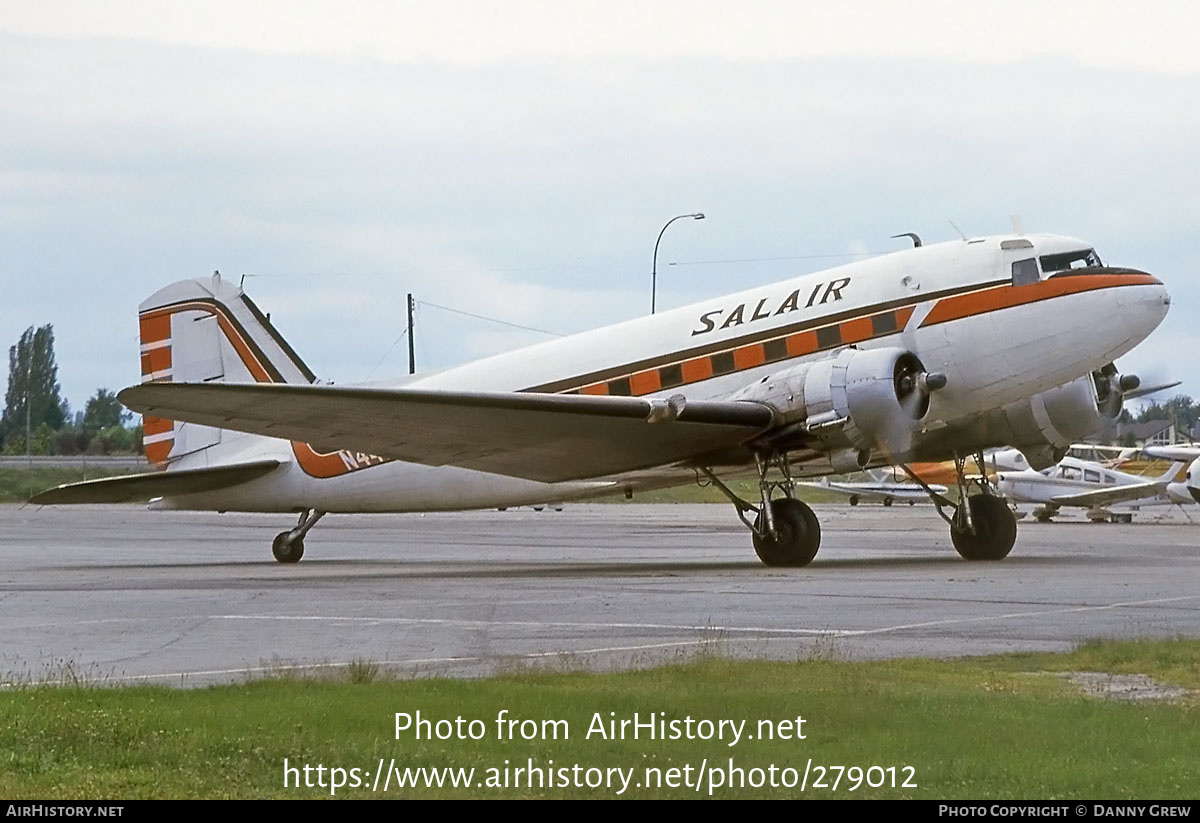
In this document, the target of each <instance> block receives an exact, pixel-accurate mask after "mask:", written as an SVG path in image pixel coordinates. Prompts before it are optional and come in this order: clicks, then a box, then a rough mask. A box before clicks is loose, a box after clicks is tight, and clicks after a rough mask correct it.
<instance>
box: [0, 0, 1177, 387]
mask: <svg viewBox="0 0 1200 823" xmlns="http://www.w3.org/2000/svg"><path fill="white" fill-rule="evenodd" d="M831 5H835V4H829V3H827V2H826V3H820V4H818V3H803V2H744V0H743V2H737V3H733V2H728V3H726V2H705V1H704V0H689V2H652V0H651V1H650V2H648V1H647V0H641V1H640V2H622V1H621V0H604V2H569V1H567V2H564V0H552V1H547V2H533V1H532V0H523V1H518V0H508V2H439V3H436V4H434V3H429V2H421V3H402V2H367V1H366V0H360V1H359V2H346V0H340V1H339V2H337V3H332V2H328V3H327V2H262V1H261V0H259V1H258V2H254V3H245V2H236V3H235V2H214V0H207V2H204V3H200V2H191V3H172V2H163V0H153V1H152V2H149V1H148V2H119V1H117V2H106V3H95V2H39V3H36V4H34V3H30V2H12V1H11V0H0V278H2V286H3V290H2V292H0V343H3V345H4V346H6V347H7V346H9V345H11V344H12V343H14V342H15V341H16V340H17V338H18V337H19V335H20V333H21V331H22V330H23V329H25V328H26V327H27V326H29V325H41V324H44V323H53V324H54V328H55V333H56V336H57V355H58V364H59V378H60V381H61V383H62V388H63V393H64V395H65V396H66V397H67V398H68V399H69V400H70V402H71V404H72V406H73V407H74V408H76V409H81V408H82V407H83V405H84V403H85V402H86V400H87V398H88V397H89V396H90V395H91V394H92V393H93V392H94V391H95V389H96V388H97V387H100V386H104V387H107V388H110V389H119V388H121V387H124V386H126V385H130V384H132V383H135V382H137V380H138V379H139V374H138V358H137V323H136V307H137V304H138V303H139V302H140V301H141V300H142V299H143V298H144V297H145V296H146V295H148V294H149V293H150V292H152V291H154V290H155V289H157V288H158V287H160V286H162V285H165V284H166V283H169V282H171V281H174V280H177V279H181V278H184V277H199V276H203V275H206V274H208V273H211V271H212V270H213V269H220V270H221V271H222V273H223V274H225V275H226V276H227V277H230V278H233V279H237V278H240V277H241V276H242V275H251V277H249V278H247V280H246V290H247V292H248V293H249V294H250V295H251V297H253V298H254V299H255V301H256V302H258V303H259V305H260V306H261V307H262V308H263V309H264V310H265V311H269V312H271V314H272V318H273V320H274V321H275V322H276V324H277V325H278V326H279V328H280V329H281V330H282V331H283V332H284V334H285V335H286V336H287V337H288V339H289V341H290V342H291V343H292V344H293V345H294V347H295V348H296V349H297V350H298V351H299V352H300V354H301V355H302V356H304V357H305V359H306V360H307V361H308V362H309V364H310V365H311V366H312V367H313V369H314V370H315V371H316V372H317V373H318V374H319V375H320V376H322V377H326V378H329V379H333V380H336V381H338V382H343V383H344V382H351V381H357V380H365V379H368V378H371V379H378V378H381V377H386V376H388V375H391V374H399V373H402V372H404V371H405V370H406V367H407V364H406V357H405V354H404V345H405V344H404V342H403V341H400V342H399V343H398V344H397V345H395V348H394V349H393V350H392V351H391V352H390V354H389V353H388V351H389V349H390V348H391V347H392V346H393V344H396V341H397V339H398V337H399V335H400V334H401V332H402V331H403V327H404V295H405V293H406V292H410V291H411V292H413V293H414V294H415V295H416V297H417V299H418V300H419V301H423V304H422V305H421V307H420V310H419V317H418V335H417V340H418V348H417V357H418V364H419V366H421V367H425V368H434V367H441V366H446V365H451V364H454V363H457V362H462V361H464V360H468V359H471V358H474V357H478V356H481V355H485V354H489V353H492V352H494V351H497V350H500V349H506V348H511V347H515V346H517V345H522V344H525V343H530V342H536V341H539V340H542V339H545V338H544V336H542V335H539V334H536V333H534V332H525V331H520V330H516V329H511V328H507V327H504V326H499V325H495V324H489V323H485V322H482V321H478V320H473V319H470V318H466V317H462V316H460V315H454V314H449V313H447V312H445V311H443V310H441V309H438V308H435V307H434V305H433V304H440V305H444V306H451V307H455V308H458V309H461V310H464V311H467V312H473V313H477V314H483V315H488V316H491V317H497V318H502V319H505V320H508V321H511V322H514V323H518V324H523V325H528V326H534V327H537V328H541V329H546V330H551V331H557V332H573V331H581V330H584V329H587V328H592V327H595V326H598V325H602V324H605V323H609V322H614V321H618V320H623V319H626V318H629V317H633V316H636V315H638V314H643V313H645V312H646V311H648V308H649V300H650V294H649V287H650V264H651V253H652V251H653V247H654V240H655V237H656V236H657V234H658V231H659V229H660V228H661V227H662V225H663V223H665V222H666V220H668V219H669V218H671V217H672V216H674V215H676V214H681V213H685V212H693V211H703V212H705V213H706V214H707V215H708V219H706V220H704V221H702V222H693V221H680V222H679V223H676V224H675V225H674V226H672V227H671V229H670V231H669V232H668V233H667V235H666V236H665V237H664V239H663V245H662V247H661V249H660V252H659V283H660V290H659V295H658V299H659V305H660V306H666V307H669V306H674V305H680V304H683V303H686V302H691V301H693V300H698V299H701V298H705V297H710V296H714V295H719V294H722V293H725V292H730V291H734V290H737V289H741V288H746V287H749V286H753V285H755V284H757V283H765V282H770V281H772V280H777V279H781V278H784V277H790V276H795V275H797V274H801V273H804V272H807V271H814V270H817V269H820V268H826V267H828V266H831V265H836V264H838V263H841V262H847V261H849V260H851V259H856V258H853V257H848V256H846V255H852V254H862V253H870V252H883V251H888V250H892V249H896V248H900V247H902V246H903V243H900V241H896V240H890V239H889V235H892V234H895V233H897V232H901V231H916V232H918V233H920V234H921V235H922V236H923V237H924V238H925V239H926V241H927V242H932V241H937V240H948V239H951V238H953V237H956V236H957V235H956V234H955V232H954V230H953V229H952V228H951V227H950V225H949V222H948V221H949V220H953V221H954V222H955V223H956V224H957V225H958V226H960V227H961V228H962V229H963V231H965V232H967V233H968V234H972V235H982V234H993V233H1001V232H1005V231H1008V230H1009V226H1010V221H1009V215H1012V214H1019V215H1020V216H1021V217H1022V219H1023V221H1024V224H1025V226H1026V227H1027V228H1028V229H1029V230H1030V231H1033V232H1050V233H1059V234H1069V235H1074V236H1078V237H1082V238H1084V239H1086V240H1088V241H1089V242H1091V243H1093V244H1094V245H1095V246H1096V248H1097V250H1098V251H1099V252H1100V254H1101V256H1102V257H1103V258H1104V259H1105V261H1106V262H1110V263H1115V264H1123V265H1129V266H1133V267H1136V268H1141V269H1144V270H1147V271H1150V272H1152V273H1154V274H1156V275H1158V276H1159V277H1161V278H1162V279H1163V280H1164V281H1165V282H1166V283H1167V284H1168V286H1169V288H1170V290H1171V293H1172V296H1173V297H1174V306H1173V308H1172V310H1171V313H1170V315H1169V316H1168V318H1167V320H1166V322H1165V323H1164V324H1163V326H1162V327H1161V328H1160V329H1159V330H1158V331H1157V332H1156V333H1155V334H1154V336H1152V337H1151V338H1150V339H1149V340H1147V341H1146V342H1145V343H1144V344H1143V345H1142V346H1141V347H1139V349H1138V350H1137V351H1135V352H1134V353H1132V354H1131V355H1129V356H1127V357H1126V358H1125V359H1124V360H1123V361H1121V363H1120V365H1121V366H1122V368H1123V369H1125V370H1128V371H1139V372H1140V373H1142V374H1143V376H1147V377H1151V378H1165V377H1174V378H1175V379H1182V380H1184V381H1185V383H1184V386H1182V387H1181V389H1180V390H1181V391H1185V392H1187V393H1190V394H1192V395H1193V396H1198V395H1200V361H1198V360H1197V358H1196V356H1195V354H1196V352H1197V351H1200V331H1198V330H1197V322H1196V321H1197V312H1196V306H1197V304H1198V300H1200V286H1198V285H1197V284H1198V282H1200V281H1198V280H1197V277H1196V273H1195V267H1196V261H1197V252H1198V251H1200V242H1198V241H1197V233H1196V223H1197V218H1198V217H1200V156H1198V155H1200V105H1197V101H1200V49H1197V48H1196V37H1197V32H1200V11H1198V10H1197V9H1200V4H1196V3H1190V2H1178V3H1154V2H1144V3H1139V4H1117V3H1111V4H1102V3H1096V2H1080V3H1071V2H1055V3H1044V2H1013V1H1012V0H1009V1H1008V2H1005V3H1003V4H995V3H989V4H975V3H963V2H925V3H921V2H909V3H904V4H899V3H891V2H878V3H871V2H858V3H854V2H847V3H840V4H836V5H835V7H833V8H830V7H829V6H831ZM839 255H840V256H839ZM1102 322H1104V318H1097V323H1102ZM1071 344H1072V343H1071V341H1064V345H1071ZM385 355H386V356H385Z"/></svg>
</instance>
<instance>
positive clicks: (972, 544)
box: [900, 452, 1017, 560]
mask: <svg viewBox="0 0 1200 823" xmlns="http://www.w3.org/2000/svg"><path fill="white" fill-rule="evenodd" d="M974 459H975V464H976V466H977V468H978V469H979V475H978V476H977V477H972V478H970V479H968V478H967V476H966V463H967V460H966V458H964V457H959V456H958V455H955V456H954V473H955V477H956V479H957V481H958V502H957V503H954V502H951V501H950V500H949V499H947V498H946V497H943V496H942V495H940V494H938V493H937V492H935V491H934V490H933V489H931V488H930V487H929V485H928V484H926V483H925V482H924V481H923V480H921V478H919V477H917V476H916V475H915V474H913V472H912V470H911V469H909V468H908V466H904V465H902V466H901V467H900V468H902V469H904V471H905V472H906V473H907V474H908V476H909V477H910V478H912V480H913V482H915V483H917V484H919V485H920V486H921V487H922V488H924V489H925V492H926V494H928V495H929V497H930V499H931V500H933V505H934V506H935V507H936V508H937V513H938V515H939V516H940V517H941V518H942V519H943V520H945V521H946V522H947V523H949V524H950V541H951V542H952V543H953V544H954V548H955V550H956V551H957V552H958V553H959V554H960V555H962V557H963V558H964V559H966V560H1003V559H1004V558H1005V557H1007V556H1008V553H1009V552H1010V551H1012V547H1013V544H1014V543H1016V542H1017V519H1016V518H1015V517H1014V516H1013V513H1012V510H1011V509H1010V508H1009V507H1008V504H1006V503H1005V502H1004V498H1003V497H1000V496H999V495H997V494H996V493H995V491H994V490H993V489H992V484H991V483H990V482H989V481H988V479H987V465H986V464H985V462H984V459H983V453H982V452H975V455H974ZM971 486H975V487H976V488H977V489H978V494H974V495H972V494H970V491H971ZM944 506H948V507H950V508H951V509H953V513H952V514H951V515H949V516H947V515H946V513H945V512H944V511H942V508H943V507H944Z"/></svg>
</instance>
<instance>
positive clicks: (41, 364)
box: [0, 323, 64, 441]
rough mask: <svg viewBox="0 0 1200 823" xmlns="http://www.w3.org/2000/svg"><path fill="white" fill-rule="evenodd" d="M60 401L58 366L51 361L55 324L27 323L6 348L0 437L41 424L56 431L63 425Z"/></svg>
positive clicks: (22, 432)
mask: <svg viewBox="0 0 1200 823" xmlns="http://www.w3.org/2000/svg"><path fill="white" fill-rule="evenodd" d="M63 413H64V412H63V401H62V398H61V397H60V396H59V386H58V365H57V364H56V363H55V362H54V326H52V325H51V324H49V323H47V324H46V325H45V326H41V327H39V328H38V329H36V330H35V329H34V328H33V326H30V327H29V328H28V329H26V330H25V332H24V334H22V335H21V339H20V340H18V341H17V344H16V345H15V346H11V347H10V348H9V350H8V391H7V392H6V393H5V395H4V414H3V416H0V437H3V438H4V439H5V440H7V439H8V438H9V437H10V436H11V435H14V434H19V435H20V436H21V439H22V441H24V438H25V428H26V426H27V425H28V427H29V428H30V429H39V428H40V427H41V426H42V425H43V424H45V425H46V427H47V428H48V429H51V430H57V429H60V428H62V425H63Z"/></svg>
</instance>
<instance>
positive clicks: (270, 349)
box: [138, 272, 316, 467]
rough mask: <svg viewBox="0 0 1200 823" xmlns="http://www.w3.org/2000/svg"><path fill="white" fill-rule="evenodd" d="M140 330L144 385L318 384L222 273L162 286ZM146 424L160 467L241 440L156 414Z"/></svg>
mask: <svg viewBox="0 0 1200 823" xmlns="http://www.w3.org/2000/svg"><path fill="white" fill-rule="evenodd" d="M138 326H139V331H140V337H141V355H142V382H143V383H148V382H152V381H160V380H162V381H173V382H179V383H208V382H221V383H226V382H228V383H314V382H316V377H315V376H314V375H313V373H312V371H311V370H310V369H309V368H308V366H307V365H305V363H304V361H303V360H301V359H300V356H299V355H298V354H296V352H295V351H294V350H293V349H292V347H291V346H289V345H288V344H287V341H285V340H284V339H283V337H282V336H281V335H280V334H279V332H278V331H277V330H276V329H275V327H274V326H272V325H271V321H270V320H269V319H268V317H267V316H266V315H264V314H263V313H262V312H261V311H259V309H258V307H257V306H255V305H254V303H253V302H252V301H251V300H250V298H249V297H247V296H246V295H245V294H244V293H243V292H242V290H241V288H240V287H238V286H234V285H232V284H230V283H226V282H224V281H223V280H222V279H221V275H220V274H219V273H217V272H214V273H213V276H212V277H211V278H205V279H198V280H182V281H180V282H178V283H173V284H171V285H170V286H167V287H165V288H163V289H159V290H158V291H157V292H155V293H154V294H152V295H151V296H150V297H148V298H147V299H146V300H145V301H144V302H143V303H142V304H141V305H140V306H139V307H138ZM142 427H143V432H144V435H143V444H144V446H145V451H146V457H147V459H148V460H149V461H150V462H151V463H153V464H155V465H156V466H159V467H165V466H166V465H167V464H168V463H171V462H174V461H176V460H178V459H180V458H182V457H184V456H186V455H188V454H194V453H196V452H198V451H201V450H203V449H206V448H208V447H210V446H214V445H216V444H218V443H220V442H221V440H222V437H223V436H240V435H235V434H234V433H233V432H223V431H222V430H221V429H214V428H210V427H208V426H197V425H194V424H190V423H178V422H176V421H172V420H165V419H162V418H156V417H146V418H144V419H143V420H142Z"/></svg>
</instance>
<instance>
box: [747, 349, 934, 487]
mask: <svg viewBox="0 0 1200 823" xmlns="http://www.w3.org/2000/svg"><path fill="white" fill-rule="evenodd" d="M945 384H946V378H945V376H944V375H941V374H936V373H935V374H930V373H928V372H926V370H925V366H924V365H923V364H922V363H921V360H920V358H918V357H917V356H916V355H915V354H913V353H912V352H910V351H906V350H904V349H900V348H894V347H889V348H882V349H870V350H861V349H854V348H847V349H842V350H841V351H839V352H838V353H837V354H836V355H834V356H833V357H831V358H827V359H825V360H819V361H816V362H813V363H804V364H801V365H799V366H794V367H792V368H790V369H786V370H784V371H782V372H780V373H778V374H774V375H771V376H769V377H767V378H765V379H764V380H763V381H762V382H760V383H757V384H755V385H754V386H749V387H747V388H746V389H744V390H743V391H742V392H739V393H738V394H737V395H735V397H734V398H733V399H736V400H754V401H757V402H760V403H765V404H767V405H770V406H772V407H773V408H774V409H775V410H776V411H777V412H778V413H779V415H780V418H781V420H782V421H783V422H784V423H785V424H787V423H792V424H794V425H798V426H800V427H801V428H802V429H803V430H804V431H805V432H806V433H807V435H809V436H810V437H815V438H816V439H817V440H819V441H820V442H821V444H822V446H823V447H824V448H825V449H826V450H828V451H829V453H830V454H831V455H833V457H831V460H832V461H833V462H834V463H835V468H836V467H837V465H840V466H842V467H843V469H842V470H849V469H850V468H854V467H861V466H863V465H865V464H866V463H867V461H868V460H869V459H870V455H871V451H872V450H879V451H882V452H883V453H885V454H888V455H889V456H892V457H896V458H899V457H900V456H902V455H904V454H905V453H907V452H908V451H909V450H910V449H911V448H912V442H913V434H914V432H915V431H916V429H917V427H918V424H919V423H920V421H921V420H923V419H924V418H925V416H926V414H927V413H928V411H929V394H930V392H932V391H935V390H936V389H939V388H941V387H942V386H944V385H945Z"/></svg>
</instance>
